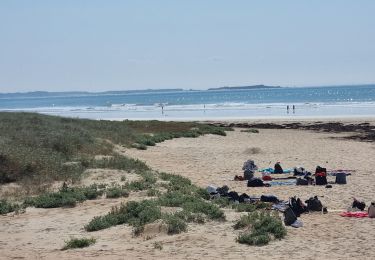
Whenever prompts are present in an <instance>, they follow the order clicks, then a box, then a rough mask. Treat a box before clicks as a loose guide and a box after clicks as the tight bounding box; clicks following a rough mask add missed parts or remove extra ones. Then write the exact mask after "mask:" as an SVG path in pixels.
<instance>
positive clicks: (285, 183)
mask: <svg viewBox="0 0 375 260" xmlns="http://www.w3.org/2000/svg"><path fill="white" fill-rule="evenodd" d="M269 184H270V185H271V186H292V185H296V180H295V179H292V180H288V181H270V182H269Z"/></svg>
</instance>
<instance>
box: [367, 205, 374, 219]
mask: <svg viewBox="0 0 375 260" xmlns="http://www.w3.org/2000/svg"><path fill="white" fill-rule="evenodd" d="M367 213H368V217H369V218H375V201H373V202H371V205H370V206H369V207H368V210H367Z"/></svg>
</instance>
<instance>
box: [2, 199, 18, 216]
mask: <svg viewBox="0 0 375 260" xmlns="http://www.w3.org/2000/svg"><path fill="white" fill-rule="evenodd" d="M21 209H22V205H19V204H16V203H11V202H8V201H6V200H4V199H2V200H0V214H1V215H3V214H7V213H10V212H18V211H19V210H21Z"/></svg>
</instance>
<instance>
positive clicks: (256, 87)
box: [207, 85, 281, 90]
mask: <svg viewBox="0 0 375 260" xmlns="http://www.w3.org/2000/svg"><path fill="white" fill-rule="evenodd" d="M265 88H281V86H266V85H253V86H236V87H228V86H225V87H219V88H209V89H207V90H246V89H265Z"/></svg>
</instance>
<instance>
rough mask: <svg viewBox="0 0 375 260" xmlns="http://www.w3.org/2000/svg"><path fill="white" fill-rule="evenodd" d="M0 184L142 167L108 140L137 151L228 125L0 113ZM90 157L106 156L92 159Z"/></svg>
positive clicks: (222, 131)
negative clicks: (118, 153) (119, 153)
mask: <svg viewBox="0 0 375 260" xmlns="http://www.w3.org/2000/svg"><path fill="white" fill-rule="evenodd" d="M0 122H1V124H0V183H9V182H15V181H25V182H26V181H27V182H28V185H31V183H34V184H35V185H42V184H45V183H48V182H52V181H55V180H64V181H65V180H79V178H80V177H81V175H82V173H83V172H84V170H85V169H87V168H88V167H99V168H113V169H122V170H135V171H144V170H146V169H147V166H145V165H144V164H143V163H142V162H140V161H137V160H132V159H129V158H126V157H124V156H116V154H114V152H113V148H114V144H121V145H123V146H125V147H132V145H134V144H136V146H137V148H139V149H147V146H150V145H155V143H159V142H162V141H164V140H167V139H172V138H177V137H197V136H200V135H204V134H220V135H225V131H226V130H229V129H230V128H223V127H216V126H209V125H204V124H200V123H195V122H188V123H187V122H159V121H128V120H125V121H106V120H88V119H75V118H63V117H57V116H48V115H41V114H36V113H13V112H0ZM95 155H108V156H112V157H109V158H106V159H101V160H94V157H95Z"/></svg>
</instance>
